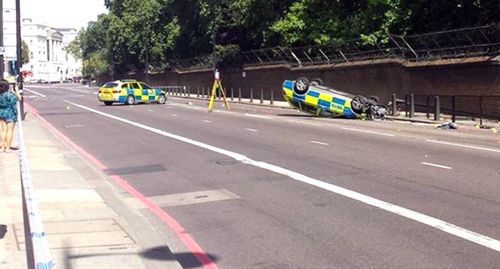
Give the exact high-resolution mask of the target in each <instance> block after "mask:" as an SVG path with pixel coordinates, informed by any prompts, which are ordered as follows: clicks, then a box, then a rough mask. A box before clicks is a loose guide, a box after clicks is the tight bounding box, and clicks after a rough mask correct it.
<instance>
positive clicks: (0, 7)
mask: <svg viewBox="0 0 500 269" xmlns="http://www.w3.org/2000/svg"><path fill="white" fill-rule="evenodd" d="M0 48H1V49H3V0H0ZM4 68H5V65H4V62H3V52H2V53H0V79H3V71H4Z"/></svg>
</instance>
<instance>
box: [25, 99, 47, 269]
mask: <svg viewBox="0 0 500 269" xmlns="http://www.w3.org/2000/svg"><path fill="white" fill-rule="evenodd" d="M17 111H18V112H19V113H18V115H17V122H18V126H19V127H18V138H19V139H18V140H19V166H20V171H21V180H22V182H23V188H24V197H23V199H24V202H25V203H26V211H27V214H28V221H29V223H28V225H29V228H30V231H31V242H32V245H33V256H34V261H33V262H34V265H35V268H36V269H51V268H54V267H55V263H54V261H53V260H52V258H51V256H50V249H49V244H48V242H47V237H46V234H45V230H44V228H43V223H42V218H41V216H40V214H39V210H38V203H37V199H36V195H35V190H34V188H33V183H32V181H31V173H30V171H29V167H28V161H27V158H26V151H25V150H26V147H25V145H24V130H23V124H22V121H21V117H22V115H21V108H20V103H19V102H17ZM27 240H28V239H27Z"/></svg>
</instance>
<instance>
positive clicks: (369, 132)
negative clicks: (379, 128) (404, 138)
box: [342, 127, 396, 137]
mask: <svg viewBox="0 0 500 269" xmlns="http://www.w3.org/2000/svg"><path fill="white" fill-rule="evenodd" d="M342 130H347V131H354V132H360V133H366V134H374V135H382V136H390V137H393V136H396V135H394V134H387V133H379V132H375V131H368V130H361V129H354V128H347V127H344V128H342Z"/></svg>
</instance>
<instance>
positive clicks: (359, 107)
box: [351, 96, 365, 114]
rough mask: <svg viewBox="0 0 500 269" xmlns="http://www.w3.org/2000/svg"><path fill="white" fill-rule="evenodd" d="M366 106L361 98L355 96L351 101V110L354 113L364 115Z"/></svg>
mask: <svg viewBox="0 0 500 269" xmlns="http://www.w3.org/2000/svg"><path fill="white" fill-rule="evenodd" d="M364 106H365V102H364V98H363V97H361V96H354V98H352V100H351V109H352V111H354V113H357V114H361V113H363V110H364Z"/></svg>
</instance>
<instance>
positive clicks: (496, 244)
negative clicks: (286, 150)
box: [66, 101, 500, 252]
mask: <svg viewBox="0 0 500 269" xmlns="http://www.w3.org/2000/svg"><path fill="white" fill-rule="evenodd" d="M66 102H67V103H69V104H72V105H74V106H76V107H79V108H81V109H84V110H87V111H91V112H93V113H96V114H99V115H101V116H104V117H107V118H111V119H114V120H117V121H120V122H123V123H126V124H129V125H132V126H135V127H138V128H141V129H144V130H148V131H150V132H152V133H155V134H158V135H161V136H164V137H168V138H171V139H175V140H177V141H181V142H184V143H187V144H190V145H193V146H196V147H200V148H203V149H206V150H210V151H212V152H216V153H219V154H222V155H225V156H228V157H230V158H233V159H235V160H236V161H240V162H242V163H244V164H248V165H252V166H255V167H259V168H261V169H265V170H268V171H271V172H274V173H277V174H281V175H284V176H287V177H289V178H291V179H293V180H296V181H299V182H302V183H305V184H309V185H311V186H315V187H317V188H320V189H323V190H326V191H329V192H332V193H336V194H338V195H342V196H344V197H348V198H351V199H353V200H356V201H359V202H362V203H364V204H367V205H371V206H373V207H377V208H379V209H382V210H385V211H387V212H391V213H393V214H396V215H399V216H402V217H405V218H408V219H411V220H414V221H417V222H420V223H422V224H425V225H428V226H430V227H432V228H435V229H437V230H440V231H443V232H446V233H448V234H451V235H454V236H457V237H460V238H462V239H465V240H467V241H470V242H473V243H476V244H478V245H482V246H484V247H487V248H489V249H492V250H494V251H497V252H500V241H499V240H497V239H494V238H492V237H488V236H485V235H482V234H479V233H476V232H474V231H471V230H467V229H465V228H462V227H460V226H457V225H455V224H452V223H449V222H446V221H443V220H440V219H437V218H434V217H431V216H428V215H425V214H422V213H419V212H417V211H413V210H410V209H407V208H404V207H401V206H398V205H396V204H391V203H389V202H386V201H383V200H379V199H377V198H374V197H371V196H368V195H365V194H362V193H359V192H355V191H352V190H349V189H346V188H342V187H340V186H337V185H334V184H331V183H327V182H325V181H321V180H319V179H315V178H312V177H309V176H306V175H303V174H300V173H298V172H295V171H292V170H289V169H286V168H283V167H280V166H277V165H273V164H270V163H266V162H262V161H256V160H253V159H251V158H249V157H247V156H245V155H243V154H240V153H237V152H233V151H229V150H226V149H223V148H218V147H215V146H212V145H209V144H206V143H203V142H200V141H196V140H193V139H190V138H187V137H183V136H180V135H176V134H173V133H169V132H165V131H163V130H160V129H156V128H153V127H150V126H147V125H144V124H141V123H138V122H134V121H131V120H128V119H125V118H121V117H118V116H114V115H111V114H108V113H104V112H101V111H99V110H95V109H92V108H89V107H86V106H83V105H79V104H76V103H73V102H69V101H66Z"/></svg>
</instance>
